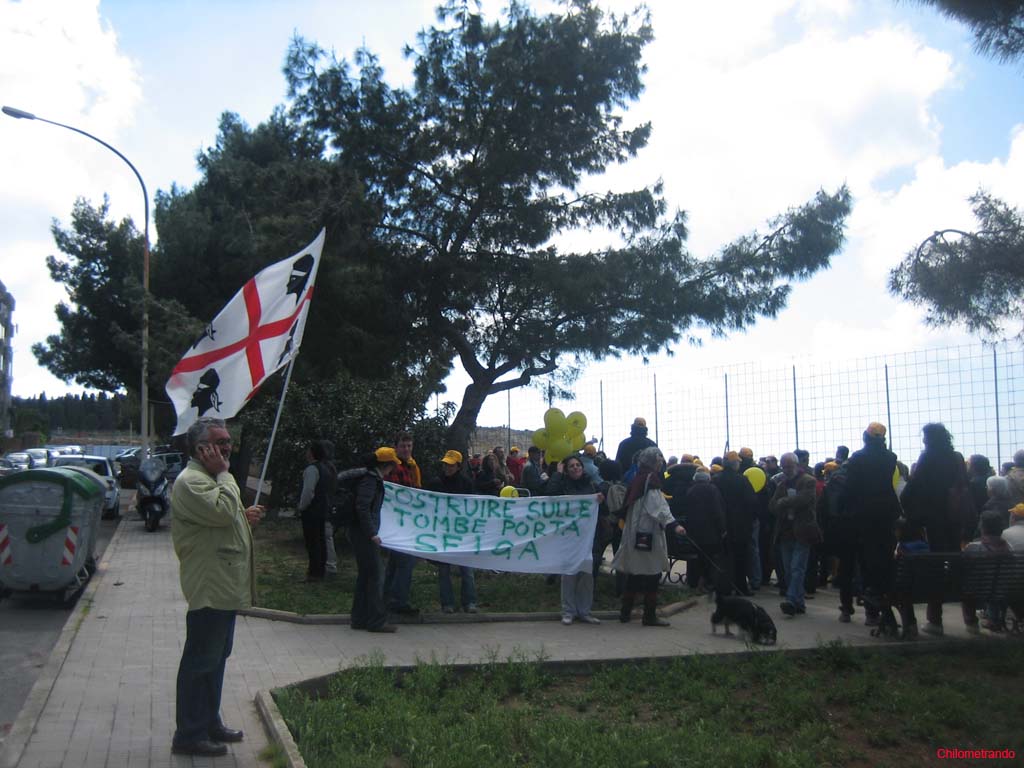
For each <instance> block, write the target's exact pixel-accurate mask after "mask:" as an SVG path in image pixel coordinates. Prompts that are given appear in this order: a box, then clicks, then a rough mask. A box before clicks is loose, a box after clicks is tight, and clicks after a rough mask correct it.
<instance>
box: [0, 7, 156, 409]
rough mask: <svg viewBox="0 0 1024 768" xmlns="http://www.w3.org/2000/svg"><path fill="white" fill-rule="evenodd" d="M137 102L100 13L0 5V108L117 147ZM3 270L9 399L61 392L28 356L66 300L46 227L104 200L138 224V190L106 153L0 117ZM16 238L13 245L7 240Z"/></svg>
mask: <svg viewBox="0 0 1024 768" xmlns="http://www.w3.org/2000/svg"><path fill="white" fill-rule="evenodd" d="M140 98H141V84H140V82H139V79H138V76H137V73H136V67H135V64H134V63H133V62H131V61H129V60H128V59H127V58H126V57H124V56H123V55H122V54H121V53H120V52H119V51H118V44H117V36H116V35H115V33H114V32H113V30H111V29H110V28H108V27H106V26H104V25H103V24H102V23H101V21H100V17H99V13H98V10H97V3H96V2H95V1H94V2H82V1H81V0H53V1H51V0H24V1H23V2H9V1H7V2H3V3H2V4H0V100H2V101H3V103H4V104H5V105H9V106H13V107H18V108H20V109H24V110H26V111H29V112H33V113H35V114H37V115H39V116H40V117H45V118H47V119H50V120H55V121H57V122H61V123H66V124H70V125H74V126H75V127H78V128H81V129H82V130H85V131H88V132H89V133H92V134H94V135H96V136H97V137H99V138H101V139H103V140H104V141H107V142H108V143H110V144H112V145H114V146H117V144H118V143H119V141H120V140H121V138H122V136H123V133H124V131H126V130H127V129H129V128H130V127H131V126H132V122H133V119H134V114H135V110H136V109H137V107H138V104H139V100H140ZM0 168H3V177H4V184H2V185H0V231H3V232H5V233H7V235H6V236H4V237H0V265H2V274H3V280H4V283H5V285H6V287H7V289H8V290H9V291H10V292H11V293H12V294H13V296H14V298H15V301H16V305H17V306H16V311H15V318H14V319H15V322H16V323H17V325H18V333H17V335H16V336H15V338H14V341H13V348H14V390H15V392H16V393H18V394H23V395H30V394H36V393H38V392H39V391H41V390H44V389H45V390H47V391H49V392H51V393H54V392H63V391H66V385H64V384H63V382H60V381H58V380H57V379H55V378H54V377H53V376H51V375H50V374H49V373H47V372H46V371H44V370H41V369H39V368H38V367H37V366H36V364H35V360H34V358H33V357H32V354H31V351H30V349H31V346H32V344H33V343H35V342H37V341H42V340H44V339H45V338H46V336H47V335H48V334H51V333H55V332H57V330H58V326H57V322H56V319H55V317H54V314H53V307H54V305H55V304H56V303H57V302H58V301H60V300H61V299H62V298H64V293H63V291H62V289H61V288H60V287H59V286H57V285H55V284H54V283H53V282H52V281H51V280H50V277H49V274H48V273H47V271H46V266H45V257H46V256H47V254H50V253H53V252H54V250H55V248H54V245H53V241H52V240H50V239H48V236H47V235H48V228H49V225H50V221H51V219H52V218H55V217H56V218H60V219H61V220H62V221H64V222H65V223H66V222H67V221H68V219H69V216H70V211H71V206H72V204H73V203H74V200H75V198H76V197H78V196H83V197H86V198H88V199H90V200H92V201H93V202H95V203H98V202H99V201H100V200H101V199H102V196H103V193H104V192H109V193H110V195H111V200H112V211H113V213H114V215H116V216H126V215H130V216H133V217H134V218H135V219H136V220H137V221H141V220H142V218H143V216H142V200H141V189H140V188H139V186H138V183H137V181H136V180H135V178H134V176H133V175H132V174H131V170H130V169H129V168H128V167H127V166H125V165H124V164H123V163H122V161H121V160H119V159H118V158H117V157H116V156H114V155H112V154H111V153H110V151H109V150H107V149H105V148H104V147H101V146H100V145H98V144H96V143H95V142H93V141H91V140H89V139H88V138H86V137H83V136H78V135H76V134H74V133H73V132H71V131H67V130H65V129H63V128H58V127H55V126H50V125H46V124H45V123H40V122H32V121H28V120H14V119H11V118H9V117H7V116H2V117H0ZM12 235H13V237H12Z"/></svg>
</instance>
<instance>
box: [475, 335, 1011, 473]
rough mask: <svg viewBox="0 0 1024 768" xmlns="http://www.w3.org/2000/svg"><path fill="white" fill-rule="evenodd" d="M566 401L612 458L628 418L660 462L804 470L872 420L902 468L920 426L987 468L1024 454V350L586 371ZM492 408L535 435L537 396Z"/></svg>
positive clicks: (512, 398) (984, 348)
mask: <svg viewBox="0 0 1024 768" xmlns="http://www.w3.org/2000/svg"><path fill="white" fill-rule="evenodd" d="M574 392H575V399H573V400H559V399H554V400H553V401H552V402H551V404H552V405H554V406H556V407H559V408H561V409H562V410H564V411H565V412H566V413H568V412H570V411H577V410H578V411H582V412H583V413H585V414H586V416H587V418H588V421H589V425H588V427H587V437H588V438H590V439H596V440H597V441H598V443H599V444H600V445H602V446H603V447H604V448H605V450H606V451H607V452H608V453H609V454H610V455H614V451H615V449H616V447H617V446H618V443H619V441H620V440H621V439H622V438H624V437H626V436H627V435H628V433H629V425H630V424H631V422H632V421H633V418H634V417H636V416H643V417H645V418H646V420H647V424H648V429H649V434H650V436H651V437H652V438H653V439H655V440H656V441H657V442H658V444H659V445H660V446H661V447H662V450H663V451H665V453H666V455H669V454H673V453H674V454H677V455H678V454H681V453H696V454H699V455H700V456H701V457H702V458H704V459H705V460H709V459H710V458H712V457H714V456H717V455H721V453H722V452H723V451H725V450H727V449H729V448H731V449H733V450H736V449H738V448H740V447H741V446H749V447H750V448H752V449H753V450H754V454H755V457H757V456H763V455H767V454H769V453H771V454H775V455H776V456H777V455H779V454H780V453H782V452H784V451H788V450H793V449H794V448H804V449H806V450H808V451H810V453H811V460H812V463H813V462H815V461H821V460H824V459H825V458H826V457H831V456H833V455H834V453H835V448H836V446H837V445H840V444H843V445H847V446H849V447H850V448H851V449H852V450H857V448H859V447H860V446H861V435H862V432H863V431H864V427H865V426H866V425H867V424H868V423H869V422H871V421H880V422H882V423H883V424H886V425H887V426H888V428H889V440H890V445H891V447H892V450H893V451H895V452H896V453H897V454H898V455H899V456H900V458H901V459H902V460H904V461H905V462H906V463H907V464H908V465H909V464H910V463H911V462H913V461H914V460H916V458H917V455H918V453H919V452H920V450H921V440H920V433H921V427H922V426H923V425H924V424H927V423H928V422H933V421H941V422H942V423H944V424H945V425H946V427H947V428H948V429H949V430H950V432H952V434H953V438H954V441H955V445H956V447H957V450H959V451H960V452H961V453H963V454H964V455H965V456H967V455H970V454H972V453H980V454H984V455H985V456H988V457H989V459H990V460H991V461H992V463H993V465H996V463H997V462H1004V461H1008V460H1010V459H1011V458H1012V456H1013V453H1014V451H1016V450H1018V449H1020V448H1024V350H1022V349H1021V347H1020V346H1019V345H1012V344H1009V343H1003V344H999V345H995V346H988V345H980V344H979V345H972V346H961V347H946V348H940V349H927V350H918V351H914V352H905V353H893V354H885V355H878V356H875V357H866V358H854V359H848V360H825V361H822V360H815V359H810V358H794V359H788V360H786V361H784V362H780V363H778V364H766V363H745V364H739V365H729V366H721V367H716V368H707V369H702V370H690V369H687V367H686V366H685V364H683V363H681V362H679V363H677V362H672V363H668V364H664V365H657V366H654V365H652V366H639V367H634V368H622V369H617V370H610V371H602V372H601V373H600V374H592V373H587V372H584V374H583V375H582V376H581V377H580V379H579V381H578V382H577V383H576V386H575V387H574ZM495 399H502V400H504V399H506V398H504V397H499V398H495ZM501 406H502V407H501V409H500V412H501V415H502V416H505V414H506V412H507V414H508V415H507V418H508V420H509V421H510V423H511V425H512V427H513V428H514V429H535V428H538V427H540V426H543V424H542V419H543V413H544V410H545V409H546V408H547V407H548V402H547V400H546V399H545V397H544V395H543V393H541V392H539V391H537V390H515V391H513V392H511V393H509V394H508V395H507V402H506V403H501ZM501 420H502V421H504V420H505V419H501ZM491 425H492V426H496V425H493V424H491Z"/></svg>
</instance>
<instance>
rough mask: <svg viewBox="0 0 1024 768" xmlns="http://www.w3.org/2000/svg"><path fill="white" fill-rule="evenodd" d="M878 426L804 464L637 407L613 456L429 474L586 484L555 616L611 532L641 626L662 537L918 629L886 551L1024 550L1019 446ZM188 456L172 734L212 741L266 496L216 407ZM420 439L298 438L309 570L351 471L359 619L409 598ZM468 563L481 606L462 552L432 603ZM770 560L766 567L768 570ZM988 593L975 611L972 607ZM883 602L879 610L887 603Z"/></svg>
mask: <svg viewBox="0 0 1024 768" xmlns="http://www.w3.org/2000/svg"><path fill="white" fill-rule="evenodd" d="M885 436H886V428H885V426H884V425H882V424H879V423H877V422H872V423H871V424H869V425H868V426H867V428H866V429H865V430H864V433H863V447H862V448H860V450H858V451H856V452H854V453H852V454H851V453H850V451H849V450H848V449H847V448H846V447H844V446H839V447H838V448H837V449H836V451H835V456H834V457H830V458H828V459H827V460H826V461H823V462H819V463H818V464H815V465H814V466H813V467H812V466H811V465H810V463H809V459H810V457H809V455H808V453H807V452H806V451H801V450H795V451H792V452H787V453H783V454H782V456H781V457H780V458H778V459H776V457H775V456H772V455H767V456H764V457H762V458H760V459H759V460H758V461H756V462H755V461H754V453H753V451H752V450H751V449H749V448H741V449H740V450H739V451H728V452H727V453H726V454H725V455H724V456H721V457H715V458H713V459H712V460H711V461H710V462H709V463H705V462H704V461H702V460H701V458H700V457H699V456H694V455H683V456H682V457H680V458H678V459H676V457H670V458H669V460H668V461H667V462H666V461H665V458H664V456H663V455H662V452H661V451H660V450H659V449H658V447H657V446H656V445H655V444H654V441H653V440H651V439H650V437H648V435H647V425H646V423H645V422H644V420H643V419H642V418H637V419H636V420H635V421H634V422H633V425H632V428H631V430H630V436H629V437H628V438H626V439H625V440H623V441H622V442H621V443H620V444H619V447H618V451H617V453H616V457H615V458H614V459H611V458H608V457H606V456H605V455H604V454H603V453H602V452H601V451H598V450H596V448H595V447H594V446H592V445H588V446H586V448H585V449H584V451H583V452H581V453H580V454H577V455H572V456H569V457H567V458H565V459H564V460H563V461H561V462H558V463H550V464H545V463H544V460H543V455H542V452H541V451H540V450H539V449H538V448H537V447H535V446H531V447H530V448H529V450H528V451H527V456H526V457H525V458H524V459H523V460H520V459H519V457H518V454H519V451H518V449H515V448H513V449H512V450H511V451H510V452H509V456H508V457H507V458H506V457H505V456H504V453H503V451H502V450H501V449H500V448H496V449H495V450H494V451H492V452H490V453H488V455H487V456H486V457H484V460H483V461H481V462H480V469H479V471H472V472H471V471H465V470H464V467H463V456H462V454H461V453H460V452H459V451H457V450H449V451H447V452H446V453H445V455H444V457H443V458H442V459H441V461H440V463H441V465H442V467H441V471H440V472H439V473H438V478H439V479H438V480H437V481H436V482H434V483H432V484H431V485H432V486H433V488H434V489H435V490H437V491H440V492H444V493H459V494H466V493H477V494H481V493H485V494H489V493H501V490H502V488H504V487H505V486H507V485H513V487H517V486H520V487H522V488H523V490H524V491H527V490H528V491H529V492H530V493H535V494H538V495H561V494H594V495H595V496H596V498H597V499H598V500H599V503H600V514H599V519H598V521H597V525H596V526H595V530H594V542H593V555H594V568H593V569H592V570H588V571H581V572H578V573H570V574H560V575H561V592H562V621H563V622H564V623H565V624H572V623H573V622H574V621H577V620H578V621H581V622H584V623H587V624H599V623H600V621H599V620H598V619H597V618H596V617H594V616H593V614H592V613H591V607H592V604H593V595H594V580H595V577H596V576H597V573H598V568H599V565H600V563H601V560H602V558H603V556H604V554H605V552H606V549H607V547H608V546H609V545H610V546H611V548H612V550H613V552H614V556H613V558H612V561H611V571H612V573H613V574H614V579H615V583H616V587H617V591H618V593H619V594H620V595H621V598H622V602H621V610H620V614H619V619H620V621H622V622H629V621H631V620H632V612H633V606H634V603H635V602H637V601H638V600H639V601H640V602H642V604H643V618H642V624H643V625H644V626H654V627H660V626H667V625H668V622H667V621H666V620H664V619H663V618H661V617H659V616H658V615H657V612H656V610H655V606H656V600H657V590H658V587H659V585H660V583H661V581H662V574H663V573H664V572H665V571H666V570H667V569H668V568H669V563H670V560H669V551H670V549H671V547H670V542H675V541H676V540H677V539H676V538H673V539H669V536H671V537H682V538H685V540H686V541H688V542H689V544H690V545H692V547H691V549H692V553H691V556H690V557H689V559H688V565H687V570H686V579H687V582H688V583H689V585H690V586H691V587H692V588H694V589H696V590H701V589H706V590H713V591H714V592H716V593H718V594H720V595H724V594H733V593H739V594H741V595H752V594H753V593H754V592H756V591H758V590H760V589H762V588H768V587H769V586H774V587H776V588H777V589H778V590H779V594H780V595H781V596H783V597H784V600H783V601H782V602H781V604H780V611H781V612H782V613H783V614H784V615H786V616H789V617H792V618H796V617H798V616H800V615H801V614H803V613H805V611H806V600H808V599H811V598H812V597H814V595H815V593H816V591H817V589H818V588H819V587H821V586H823V585H826V584H828V583H831V584H832V585H834V586H835V587H837V588H838V591H839V620H840V621H843V622H850V621H851V620H852V616H853V615H854V611H855V606H856V605H857V604H858V603H860V604H862V605H863V607H864V614H865V619H864V623H865V624H866V625H869V626H871V625H878V626H882V625H883V624H886V623H887V624H889V625H890V626H897V625H896V621H895V618H894V610H896V611H899V614H900V616H901V618H902V627H903V633H902V634H903V637H904V638H907V639H912V638H915V637H916V636H917V620H916V616H915V614H914V606H913V605H912V604H911V603H910V601H909V600H905V599H903V598H902V596H901V595H900V593H899V591H898V590H897V589H896V588H895V586H896V585H895V583H894V575H895V571H896V563H897V561H898V559H899V558H901V557H908V556H910V555H912V554H913V553H920V552H929V551H930V552H958V551H961V550H962V551H964V552H968V553H995V554H998V553H1006V552H1012V551H1022V550H1024V450H1021V451H1018V452H1017V453H1016V454H1015V455H1014V457H1013V462H1012V463H1008V464H1006V465H1004V466H1003V467H1002V471H1001V473H1000V474H998V475H997V474H996V472H995V471H994V469H993V468H992V466H991V464H990V462H989V460H988V459H987V458H986V457H984V456H981V455H973V456H970V457H969V459H968V460H966V461H965V460H964V457H963V456H962V455H961V454H960V453H958V452H957V451H956V450H955V449H954V446H953V438H952V435H950V433H949V431H948V430H947V429H946V428H945V427H944V426H943V425H942V424H927V425H925V426H924V428H923V429H922V437H923V442H924V450H923V452H922V453H921V455H920V456H919V458H918V460H917V462H916V463H915V464H914V465H913V466H912V467H911V468H910V469H908V468H907V467H906V466H905V465H903V464H902V463H901V462H899V461H898V460H897V458H896V456H895V455H894V454H893V453H892V452H891V451H890V450H889V449H888V448H887V446H886V439H885ZM187 440H188V451H189V456H190V461H189V463H188V466H187V467H186V469H185V470H184V471H183V472H182V473H181V475H180V476H179V477H178V480H177V482H176V483H175V484H174V488H173V492H172V497H171V505H172V508H173V510H174V524H173V526H172V538H173V543H174V550H175V554H176V555H177V556H178V559H179V561H180V566H181V569H180V577H181V587H182V591H183V593H184V595H185V598H186V600H187V602H188V611H187V613H186V638H185V646H184V649H183V651H182V657H181V662H180V664H179V668H178V677H177V695H176V730H175V734H174V740H173V743H172V751H173V752H174V753H176V754H182V755H198V756H205V757H217V756H222V755H225V754H226V753H227V746H226V745H227V744H228V743H232V742H238V741H241V740H242V739H243V738H244V734H243V733H242V731H240V730H236V729H233V728H231V727H229V726H228V725H226V724H225V723H224V721H223V720H222V719H221V716H220V703H221V692H222V689H223V681H224V670H225V666H226V663H227V659H228V657H229V656H230V655H231V651H232V647H233V638H234V629H235V618H236V615H237V612H238V611H239V610H241V609H245V608H248V607H250V606H251V605H252V604H253V600H254V597H255V562H254V555H253V539H252V528H253V527H254V526H256V525H257V524H258V523H259V522H260V520H261V519H262V517H263V514H264V509H263V507H260V506H250V507H245V506H244V504H243V502H242V494H241V492H240V490H239V488H238V485H237V484H236V482H235V480H234V478H233V476H232V475H231V473H230V472H229V471H228V460H229V457H230V455H231V446H232V440H231V436H230V434H229V433H228V431H227V429H226V427H225V424H224V422H223V421H221V420H219V419H212V418H201V419H199V420H197V421H196V422H195V423H194V424H193V425H192V426H191V427H190V428H189V430H188V434H187ZM412 451H413V440H412V437H411V436H410V435H408V434H403V435H399V436H398V438H397V440H396V441H395V447H394V448H392V447H390V446H382V447H380V448H378V449H377V450H376V451H374V452H373V453H372V454H368V455H367V457H366V461H365V466H364V467H360V468H356V469H352V470H347V471H346V472H342V473H340V474H339V473H337V471H336V468H335V467H334V465H333V462H332V458H331V457H332V453H333V450H332V446H331V444H330V443H329V442H327V441H322V440H318V441H313V442H311V443H310V445H309V447H308V452H307V460H308V466H307V468H306V470H305V471H304V473H303V484H302V492H301V495H300V498H299V504H298V508H299V512H300V517H301V520H302V528H303V537H304V540H305V542H306V547H307V551H308V555H309V568H308V572H307V578H308V579H309V580H312V581H315V580H319V579H322V578H324V577H325V576H326V575H327V574H329V573H330V572H331V570H332V569H335V570H336V567H337V566H336V554H335V552H334V549H333V546H332V540H333V535H332V531H331V530H330V528H329V526H330V520H331V510H332V505H335V506H336V503H337V496H336V494H337V492H338V488H339V487H340V486H342V485H344V486H345V487H351V489H352V493H353V495H354V505H353V506H354V512H353V514H352V516H351V518H350V519H348V520H346V521H345V527H346V529H347V530H346V534H347V537H348V540H349V541H350V542H351V546H352V550H353V554H354V557H355V561H356V568H357V577H356V584H355V591H354V596H353V602H352V610H351V626H352V628H353V629H356V630H367V631H370V632H394V631H395V627H394V625H393V624H390V623H389V616H390V615H391V614H393V613H400V614H401V613H416V612H417V611H416V608H414V607H413V606H411V605H410V604H409V595H410V587H411V584H412V578H413V572H414V569H415V566H416V558H414V557H412V556H410V555H407V554H405V553H401V552H390V553H389V554H388V558H387V559H388V562H387V566H386V567H385V564H384V559H383V554H384V551H383V547H382V541H381V537H380V534H379V531H380V515H381V506H382V502H383V498H384V481H385V480H388V481H390V482H394V483H399V484H402V485H407V486H411V487H421V486H422V484H423V476H422V473H421V471H420V468H419V466H418V465H417V463H416V461H415V459H414V458H413V456H412ZM453 569H454V570H457V571H458V573H459V575H460V578H461V594H460V598H461V599H460V601H459V602H460V605H461V608H462V609H463V610H465V611H467V612H474V611H475V610H476V588H475V583H474V577H473V571H472V569H471V568H465V567H455V566H449V565H445V564H442V565H441V566H440V567H439V569H438V588H439V593H440V600H441V605H442V609H443V610H445V611H446V612H453V611H455V610H456V601H455V592H454V589H453V584H452V578H451V577H452V570H453ZM773 578H774V581H773ZM979 608H980V609H982V612H983V615H984V617H985V618H984V623H982V622H980V621H979V616H978V613H979V611H978V609H979ZM942 609H943V605H942V602H941V601H938V600H936V601H933V602H929V603H928V606H927V614H926V621H927V623H926V626H925V627H924V628H923V631H925V632H929V633H931V634H942V632H943V610H942ZM1005 610H1006V606H1005V605H1001V604H999V603H998V602H995V603H989V604H988V605H986V606H977V605H975V604H974V603H973V602H971V601H970V600H965V601H964V602H963V604H962V613H963V619H964V622H965V625H966V627H967V629H968V631H969V632H971V633H974V634H978V633H980V632H981V628H982V627H985V628H987V629H989V630H991V631H999V630H1000V629H1001V628H1002V627H1003V611H1005ZM887 617H888V620H887Z"/></svg>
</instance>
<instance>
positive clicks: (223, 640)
mask: <svg viewBox="0 0 1024 768" xmlns="http://www.w3.org/2000/svg"><path fill="white" fill-rule="evenodd" d="M235 615H236V612H235V611H220V610H217V609H215V608H200V609H198V610H195V611H189V612H188V613H186V614H185V650H184V651H183V652H182V654H181V664H180V665H179V666H178V686H177V690H178V695H177V699H176V702H175V716H176V719H177V726H178V728H177V731H176V732H175V734H174V743H175V744H192V743H195V742H197V741H201V740H204V739H208V738H209V732H210V729H211V728H216V727H218V726H221V725H223V723H221V721H220V695H221V689H222V688H223V687H224V666H225V665H226V664H227V661H228V656H230V655H231V647H232V645H233V644H234V639H235Z"/></svg>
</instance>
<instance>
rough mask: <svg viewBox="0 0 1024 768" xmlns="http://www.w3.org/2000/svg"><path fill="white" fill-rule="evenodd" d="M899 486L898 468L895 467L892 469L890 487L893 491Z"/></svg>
mask: <svg viewBox="0 0 1024 768" xmlns="http://www.w3.org/2000/svg"><path fill="white" fill-rule="evenodd" d="M899 487H900V468H899V467H896V469H894V470H893V471H892V489H893V490H894V491H895V490H896V489H897V488H899Z"/></svg>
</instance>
